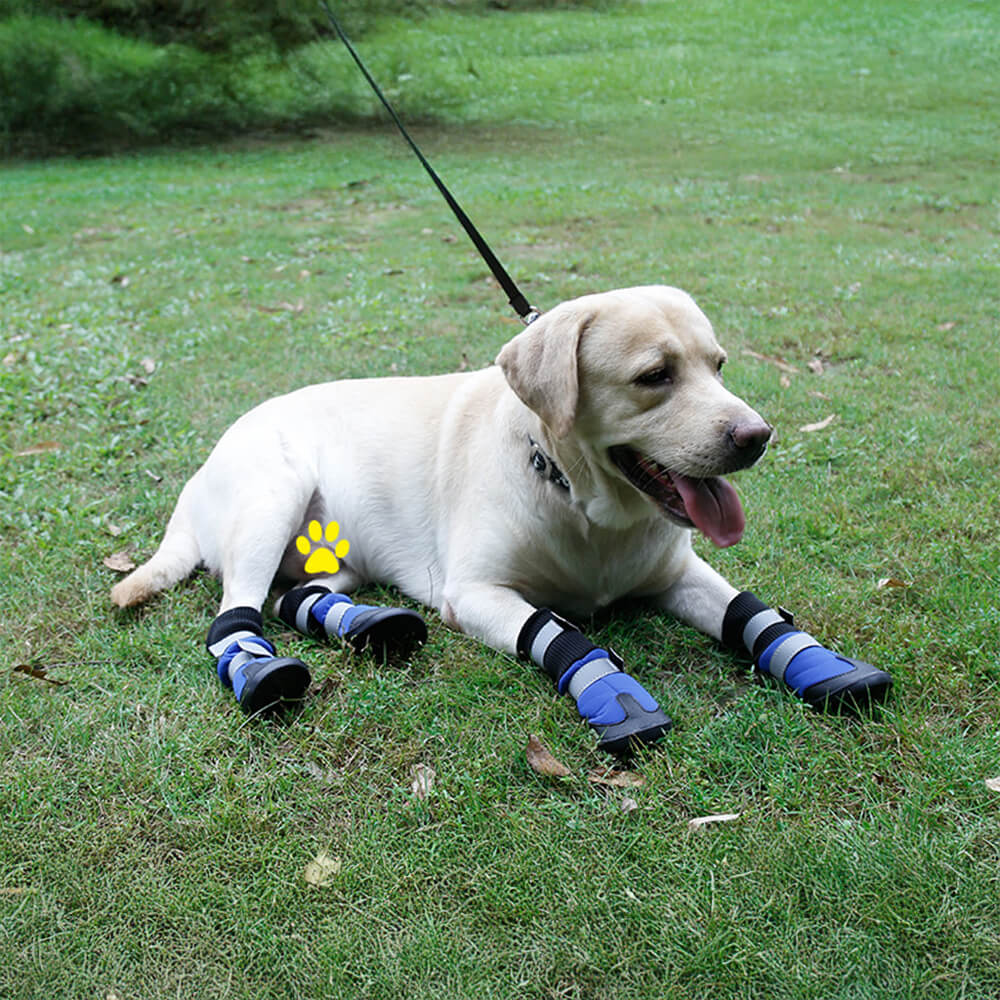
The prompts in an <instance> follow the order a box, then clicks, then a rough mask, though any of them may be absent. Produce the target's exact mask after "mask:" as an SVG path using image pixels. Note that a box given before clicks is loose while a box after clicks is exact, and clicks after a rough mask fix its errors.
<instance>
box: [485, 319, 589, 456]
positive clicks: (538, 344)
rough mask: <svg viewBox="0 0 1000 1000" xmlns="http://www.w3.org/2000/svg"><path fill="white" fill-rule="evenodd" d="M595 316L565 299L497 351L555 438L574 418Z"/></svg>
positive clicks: (526, 402)
mask: <svg viewBox="0 0 1000 1000" xmlns="http://www.w3.org/2000/svg"><path fill="white" fill-rule="evenodd" d="M592 318H593V317H592V313H591V312H590V311H589V310H582V309H580V308H579V306H577V305H576V304H575V303H572V302H569V303H563V304H562V305H559V306H556V307H555V309H552V310H550V311H549V312H547V313H543V314H542V315H541V316H539V317H538V319H536V320H535V321H534V322H533V323H532V324H531V325H530V326H529V327H528V328H527V329H526V330H524V331H523V332H522V333H519V334H518V335H517V336H516V337H515V338H514V339H513V340H511V341H508V343H506V344H505V345H504V347H503V349H502V350H501V351H500V353H499V354H498V355H497V364H498V365H499V366H500V368H501V369H502V370H503V373H504V375H505V376H506V378H507V382H508V384H509V385H510V387H511V388H512V389H513V390H514V392H516V393H517V395H518V397H519V398H520V400H521V402H522V403H524V405H525V406H527V407H529V409H532V410H534V411H535V413H537V414H538V416H539V417H541V418H542V420H543V421H544V422H545V423H546V424H547V425H548V427H549V429H550V430H551V431H552V433H553V434H555V436H556V437H557V438H562V437H565V436H566V435H567V434H568V433H569V430H570V428H571V427H572V426H573V421H574V420H575V419H576V404H577V399H578V397H579V392H580V388H579V378H578V370H577V351H578V348H579V346H580V338H581V337H582V336H583V332H584V330H586V328H587V326H588V324H589V323H590V321H591V319H592Z"/></svg>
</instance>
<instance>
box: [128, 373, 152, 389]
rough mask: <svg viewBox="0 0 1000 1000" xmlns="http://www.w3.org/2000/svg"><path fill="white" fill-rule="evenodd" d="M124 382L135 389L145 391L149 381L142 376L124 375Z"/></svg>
mask: <svg viewBox="0 0 1000 1000" xmlns="http://www.w3.org/2000/svg"><path fill="white" fill-rule="evenodd" d="M125 381H126V382H128V384H129V385H130V386H132V387H133V388H135V389H145V388H146V386H147V385H149V379H148V378H143V376H142V375H126V376H125Z"/></svg>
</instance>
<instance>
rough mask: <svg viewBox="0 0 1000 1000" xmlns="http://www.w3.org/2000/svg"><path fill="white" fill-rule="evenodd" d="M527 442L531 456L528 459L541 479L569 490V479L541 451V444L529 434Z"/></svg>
mask: <svg viewBox="0 0 1000 1000" xmlns="http://www.w3.org/2000/svg"><path fill="white" fill-rule="evenodd" d="M528 444H530V445H531V457H530V459H529V461H530V462H531V464H532V466H533V467H534V470H535V472H537V473H538V474H539V475H540V476H541V477H542V479H547V480H548V481H549V482H550V483H555V485H556V486H558V487H559V489H561V490H565V491H566V492H567V493H568V492H569V480H568V479H567V478H566V477H565V476H564V475H563V474H562V470H561V469H560V468H559V466H558V465H556V463H555V462H553V461H552V459H551V458H549V456H548V455H546V454H545V452H544V451H542V448H541V445H539V443H538V442H537V441H536V440H535V439H534V438H533V437H532V436H531V435H530V434H529V435H528Z"/></svg>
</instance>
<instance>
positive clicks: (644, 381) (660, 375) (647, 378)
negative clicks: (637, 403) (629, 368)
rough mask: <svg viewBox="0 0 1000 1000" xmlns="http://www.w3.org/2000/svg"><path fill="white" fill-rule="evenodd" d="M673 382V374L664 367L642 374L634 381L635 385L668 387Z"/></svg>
mask: <svg viewBox="0 0 1000 1000" xmlns="http://www.w3.org/2000/svg"><path fill="white" fill-rule="evenodd" d="M673 380H674V373H673V371H672V370H671V369H669V368H667V367H666V366H664V367H662V368H654V369H652V370H651V371H648V372H643V373H642V374H641V375H640V376H639V377H638V378H637V379H636V380H635V384H636V385H652V386H655V385H669V384H670V383H671V382H673Z"/></svg>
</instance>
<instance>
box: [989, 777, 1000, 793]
mask: <svg viewBox="0 0 1000 1000" xmlns="http://www.w3.org/2000/svg"><path fill="white" fill-rule="evenodd" d="M986 787H987V788H988V789H989V790H990V791H991V792H1000V778H987V779H986Z"/></svg>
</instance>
